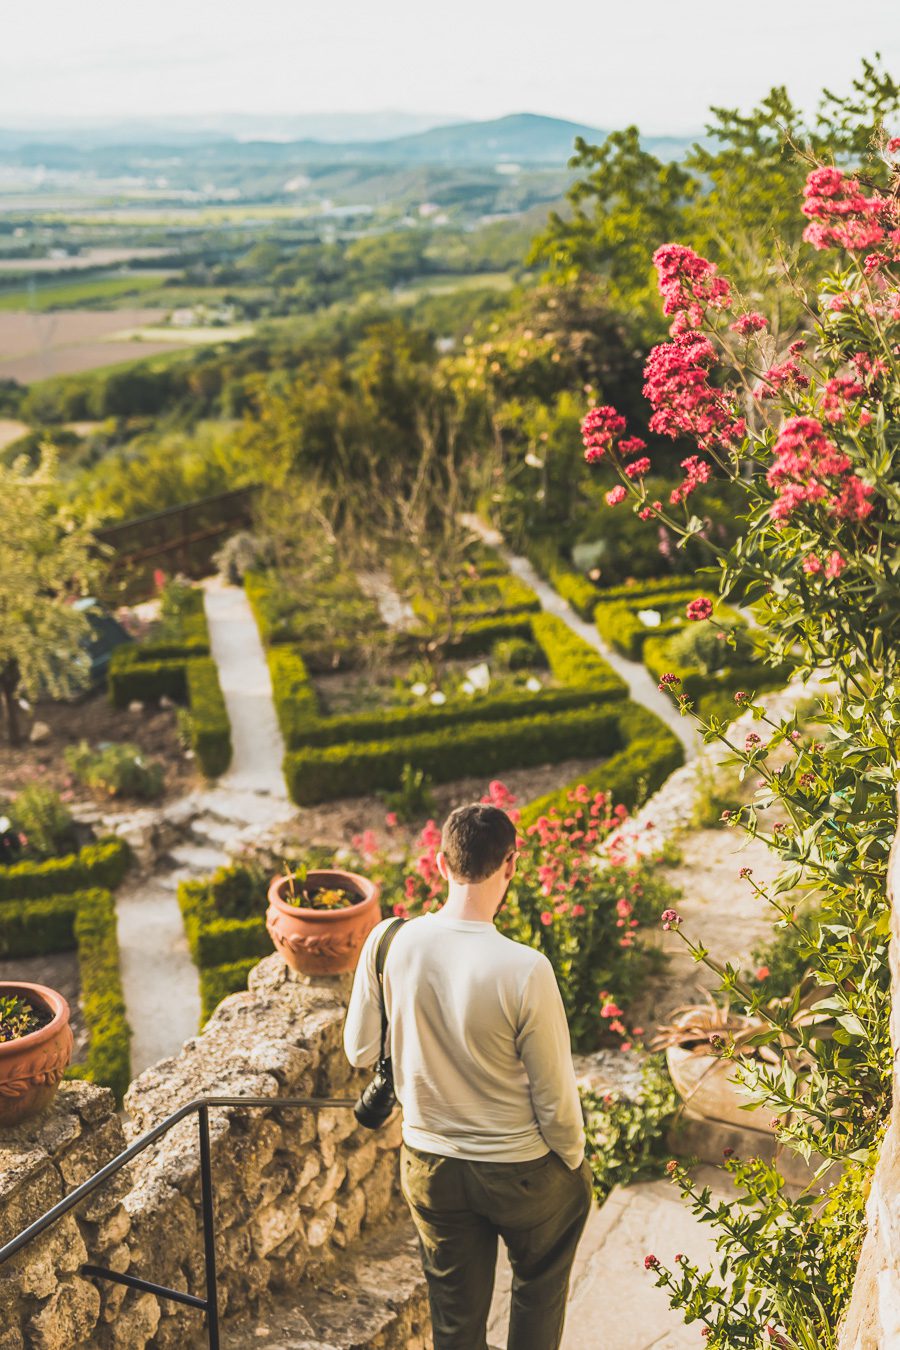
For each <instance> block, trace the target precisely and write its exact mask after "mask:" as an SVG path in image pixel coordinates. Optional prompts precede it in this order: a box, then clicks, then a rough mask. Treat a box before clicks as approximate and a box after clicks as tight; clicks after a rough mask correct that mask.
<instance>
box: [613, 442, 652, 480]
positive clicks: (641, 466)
mask: <svg viewBox="0 0 900 1350" xmlns="http://www.w3.org/2000/svg"><path fill="white" fill-rule="evenodd" d="M620 448H621V447H620ZM650 467H651V465H650V460H649V459H648V458H647V457H646V455H645V456H644V458H643V459H635V460H632V462H631V463H630V464H626V465H625V473H626V474H627V476H628V477H629V478H643V476H644V474H645V473H649V472H650Z"/></svg>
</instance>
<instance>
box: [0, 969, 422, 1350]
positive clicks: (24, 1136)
mask: <svg viewBox="0 0 900 1350" xmlns="http://www.w3.org/2000/svg"><path fill="white" fill-rule="evenodd" d="M345 995H346V986H345V982H344V980H343V979H341V978H334V979H323V980H321V981H318V982H315V981H306V980H304V979H302V978H301V977H298V976H295V975H293V974H292V973H291V972H290V971H288V970H287V968H286V967H285V966H284V964H283V963H282V962H281V961H280V960H279V959H278V958H277V957H274V956H273V957H270V958H268V959H266V960H265V961H263V962H261V963H260V965H259V966H258V967H257V968H256V969H255V970H254V971H253V972H252V973H251V977H250V988H249V989H248V990H247V991H246V992H244V993H240V994H234V995H232V996H231V997H230V998H228V999H226V1000H225V1002H224V1003H223V1004H221V1006H220V1007H219V1009H218V1010H217V1012H216V1013H215V1015H214V1016H213V1018H212V1019H211V1020H210V1022H209V1024H208V1025H207V1027H206V1030H205V1031H204V1032H203V1034H202V1035H200V1036H198V1037H196V1038H195V1039H194V1040H192V1041H189V1042H188V1043H187V1044H186V1045H185V1047H184V1049H183V1051H182V1053H181V1054H179V1055H178V1056H176V1057H173V1058H172V1059H169V1060H164V1061H163V1062H162V1063H161V1064H158V1065H156V1066H155V1067H154V1068H152V1069H149V1070H147V1071H146V1072H145V1073H144V1074H142V1075H141V1076H140V1077H139V1078H138V1079H136V1080H135V1082H134V1083H133V1084H132V1086H131V1088H130V1089H129V1092H128V1096H127V1099H126V1106H127V1109H128V1111H129V1113H130V1117H131V1119H130V1122H129V1123H128V1125H127V1127H126V1130H127V1135H128V1137H129V1138H134V1137H137V1136H138V1135H140V1134H141V1133H143V1132H144V1131H145V1130H146V1129H147V1128H149V1127H150V1126H151V1125H154V1124H156V1123H157V1122H159V1121H160V1120H162V1119H163V1118H164V1117H165V1116H167V1115H169V1114H170V1113H171V1112H172V1111H174V1110H175V1109H176V1108H177V1107H179V1106H181V1105H182V1104H183V1103H185V1102H187V1101H190V1100H192V1099H194V1098H196V1097H200V1096H204V1095H221V1096H238V1095H243V1096H256V1097H265V1098H271V1099H272V1107H271V1109H268V1108H263V1109H260V1110H249V1109H247V1108H231V1107H229V1108H221V1109H215V1110H212V1111H211V1113H210V1129H211V1138H212V1165H213V1172H214V1178H215V1195H216V1227H217V1243H216V1245H217V1254H218V1276H219V1298H220V1312H221V1314H222V1316H228V1317H231V1316H235V1315H237V1314H240V1313H242V1312H246V1310H248V1309H254V1308H256V1307H257V1306H258V1305H260V1304H262V1305H263V1306H266V1305H270V1304H272V1301H273V1299H275V1300H277V1296H278V1295H279V1293H285V1292H287V1291H290V1296H291V1301H292V1303H293V1304H295V1305H296V1307H297V1308H298V1309H300V1310H301V1311H302V1310H303V1308H304V1306H305V1300H306V1301H308V1303H309V1306H310V1308H315V1309H317V1310H318V1311H317V1313H316V1316H317V1317H319V1318H322V1317H324V1316H325V1313H324V1312H323V1299H325V1298H327V1289H328V1285H329V1277H328V1272H329V1271H330V1270H331V1269H332V1268H334V1269H337V1268H338V1265H337V1263H338V1260H339V1258H340V1259H341V1260H342V1261H343V1262H344V1263H346V1261H347V1260H348V1259H350V1258H351V1256H352V1253H353V1250H354V1248H355V1244H356V1243H357V1241H358V1239H359V1238H360V1236H361V1234H363V1233H364V1232H368V1233H372V1232H373V1231H375V1230H378V1231H382V1232H383V1230H384V1229H385V1227H387V1226H390V1225H393V1223H394V1221H395V1219H396V1217H397V1212H396V1207H397V1200H398V1194H397V1149H398V1146H399V1128H398V1125H397V1124H396V1123H395V1124H394V1125H389V1126H388V1127H386V1129H385V1130H383V1131H380V1132H378V1133H377V1134H373V1133H371V1132H369V1131H366V1130H361V1129H360V1128H359V1127H358V1126H357V1125H356V1121H355V1119H354V1117H353V1114H352V1112H351V1111H349V1110H346V1109H342V1108H329V1109H326V1110H321V1111H318V1112H315V1113H314V1112H311V1111H306V1110H289V1109H281V1110H279V1109H278V1098H279V1097H285V1096H291V1095H295V1096H306V1095H317V1096H318V1095H321V1096H328V1097H334V1096H339V1097H354V1096H355V1095H356V1093H357V1092H358V1090H359V1087H360V1086H361V1081H360V1075H358V1074H355V1073H354V1072H353V1071H352V1070H350V1068H349V1066H348V1065H347V1062H346V1060H345V1058H344V1056H343V1052H342V1049H341V1029H342V1025H343V1019H344V1001H345ZM125 1142H126V1139H125V1137H124V1136H123V1130H122V1125H121V1123H120V1121H119V1119H118V1117H117V1116H116V1114H115V1111H114V1106H113V1102H112V1098H111V1095H110V1094H109V1093H107V1092H106V1091H105V1090H103V1089H98V1088H93V1087H90V1086H89V1085H87V1084H80V1083H78V1084H75V1083H73V1084H68V1085H66V1086H65V1087H64V1088H63V1089H62V1091H61V1092H60V1094H59V1097H58V1098H57V1102H56V1104H55V1105H54V1107H53V1108H51V1110H50V1111H49V1112H48V1113H47V1114H45V1115H44V1116H42V1117H41V1118H40V1119H39V1120H38V1121H36V1122H34V1123H33V1124H32V1125H25V1126H20V1127H18V1129H16V1130H10V1131H5V1132H3V1133H2V1134H0V1224H2V1237H3V1238H4V1240H5V1239H6V1238H8V1237H11V1236H12V1235H13V1234H14V1233H16V1232H18V1231H20V1230H21V1229H22V1228H23V1227H24V1226H25V1225H26V1224H27V1223H29V1222H31V1221H32V1220H33V1219H34V1218H35V1217H37V1215H38V1214H40V1213H42V1212H43V1211H44V1210H46V1209H47V1208H48V1207H49V1206H50V1205H52V1204H53V1203H54V1202H55V1201H56V1200H58V1199H59V1198H60V1197H61V1196H62V1195H63V1194H64V1193H65V1192H66V1191H67V1190H71V1189H72V1187H73V1186H74V1185H76V1184H77V1183H78V1182H79V1181H81V1180H83V1179H84V1178H85V1177H86V1176H87V1175H89V1174H90V1172H92V1171H93V1170H95V1168H96V1167H98V1166H100V1165H101V1164H102V1163H103V1162H105V1161H107V1160H108V1158H110V1157H112V1156H114V1155H115V1154H116V1153H117V1152H119V1151H120V1150H121V1149H122V1148H123V1147H124V1146H125ZM404 1232H405V1230H404ZM404 1240H405V1241H407V1242H408V1234H406V1235H405V1238H404ZM85 1261H90V1262H92V1263H94V1264H97V1265H105V1266H107V1267H109V1268H111V1269H113V1270H117V1271H125V1270H129V1271H131V1272H132V1273H133V1274H136V1275H139V1276H141V1277H142V1278H144V1279H148V1280H152V1281H154V1282H158V1283H160V1284H165V1285H169V1286H171V1287H173V1288H176V1289H181V1290H188V1291H190V1292H193V1293H198V1294H202V1293H203V1292H204V1261H203V1240H202V1224H201V1215H200V1174H199V1158H198V1146H197V1122H196V1118H195V1117H189V1118H187V1119H186V1120H184V1121H182V1122H181V1123H180V1124H179V1125H177V1126H175V1127H174V1128H173V1129H172V1130H171V1131H170V1132H169V1133H168V1134H167V1135H166V1136H164V1137H163V1139H162V1140H160V1141H159V1143H157V1144H156V1145H154V1146H152V1147H151V1148H150V1149H148V1150H147V1151H146V1152H144V1153H142V1154H141V1155H140V1156H139V1157H138V1158H137V1159H136V1160H135V1161H134V1162H133V1163H132V1164H131V1165H130V1167H129V1168H128V1169H127V1171H124V1172H122V1173H120V1174H119V1176H118V1179H117V1182H116V1183H115V1184H113V1185H111V1186H108V1187H107V1188H106V1189H105V1190H104V1192H102V1193H101V1194H100V1195H95V1196H94V1197H91V1198H90V1199H89V1200H88V1201H87V1202H85V1203H84V1205H83V1206H81V1207H80V1208H79V1210H78V1211H77V1218H76V1217H74V1216H68V1217H67V1218H66V1219H64V1220H62V1221H61V1222H60V1223H59V1224H58V1225H57V1226H56V1227H55V1228H54V1229H52V1230H51V1231H50V1232H49V1233H48V1234H46V1235H45V1237H44V1238H43V1239H42V1240H41V1243H40V1244H39V1245H38V1246H36V1247H32V1248H30V1249H28V1250H27V1251H26V1252H24V1253H22V1254H20V1256H19V1257H17V1258H16V1259H15V1260H14V1261H13V1262H12V1263H10V1265H9V1266H8V1267H7V1268H6V1270H5V1272H0V1314H2V1316H0V1326H2V1331H0V1350H21V1348H23V1347H29V1348H30V1347H32V1346H33V1347H35V1348H37V1347H40V1350H55V1348H56V1347H59V1348H60V1350H62V1347H63V1346H65V1347H67V1350H68V1348H69V1347H74V1346H91V1347H97V1348H98V1350H118V1348H119V1347H122V1348H123V1350H124V1348H125V1347H127V1350H143V1348H144V1347H146V1346H154V1347H172V1348H174V1347H179V1350H181V1348H183V1347H189V1346H193V1345H198V1346H199V1345H202V1344H205V1339H204V1336H203V1330H202V1328H203V1321H202V1314H200V1313H198V1312H196V1311H194V1310H192V1309H190V1308H187V1307H184V1306H181V1305H178V1304H175V1303H172V1302H168V1301H164V1300H158V1299H157V1298H156V1297H155V1296H153V1295H150V1294H146V1293H141V1292H138V1291H135V1290H129V1289H126V1288H124V1287H122V1286H120V1285H114V1284H110V1283H108V1282H105V1281H103V1282H97V1283H94V1282H93V1281H90V1280H85V1279H83V1278H82V1277H81V1276H80V1275H79V1274H78V1271H79V1269H80V1267H81V1265H82V1264H83V1263H84V1262H85ZM409 1283H410V1289H409V1291H408V1299H407V1302H406V1304H405V1305H403V1307H401V1309H400V1311H399V1312H398V1310H397V1309H396V1308H395V1309H394V1310H393V1313H392V1318H393V1321H392V1322H391V1325H395V1326H396V1327H397V1328H399V1327H401V1326H407V1324H408V1325H409V1326H410V1327H411V1326H412V1325H413V1324H415V1326H416V1327H417V1328H418V1329H419V1330H418V1331H417V1333H416V1334H417V1335H419V1336H420V1339H421V1338H423V1337H424V1336H425V1335H426V1334H427V1333H426V1332H425V1331H423V1330H422V1327H423V1326H427V1317H425V1313H424V1308H425V1304H424V1293H423V1290H422V1288H421V1281H418V1282H416V1281H415V1280H414V1279H412V1277H410V1281H409ZM323 1291H324V1292H323ZM401 1303H402V1300H401ZM365 1306H366V1305H365V1301H363V1304H362V1305H361V1307H362V1308H363V1309H364V1307H365ZM394 1314H396V1316H395V1315H394ZM423 1319H424V1320H423ZM348 1334H349V1333H348ZM379 1334H380V1333H379ZM399 1334H400V1332H399V1331H397V1335H399ZM404 1334H405V1333H404ZM353 1337H355V1339H353ZM350 1343H352V1344H354V1345H360V1346H365V1345H367V1344H369V1339H368V1332H367V1331H366V1329H365V1328H364V1327H362V1326H356V1327H355V1329H354V1330H353V1334H352V1336H351V1339H350V1341H348V1344H350ZM402 1343H403V1342H401V1341H400V1340H390V1339H384V1338H383V1337H382V1340H377V1339H376V1340H373V1341H372V1344H378V1345H382V1344H383V1345H385V1346H388V1345H392V1346H393V1345H394V1344H396V1345H398V1346H399V1345H400V1344H402ZM415 1343H418V1342H415ZM424 1343H425V1342H424V1339H422V1344H424Z"/></svg>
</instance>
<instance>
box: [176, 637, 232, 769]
mask: <svg viewBox="0 0 900 1350" xmlns="http://www.w3.org/2000/svg"><path fill="white" fill-rule="evenodd" d="M187 695H188V704H189V707H190V722H189V726H190V736H191V746H192V748H193V751H194V754H195V755H196V756H197V762H198V764H199V765H200V767H201V769H202V770H203V772H204V774H205V775H206V777H207V778H217V777H218V775H219V774H220V773H224V772H225V770H226V769H227V768H228V765H229V764H230V763H231V754H232V749H231V722H230V721H229V719H228V709H227V708H226V706H225V699H224V697H223V695H222V686H221V685H220V684H219V672H218V670H217V669H216V663H215V661H213V659H212V657H204V656H200V657H197V658H196V659H195V660H193V661H189V662H188V665H187Z"/></svg>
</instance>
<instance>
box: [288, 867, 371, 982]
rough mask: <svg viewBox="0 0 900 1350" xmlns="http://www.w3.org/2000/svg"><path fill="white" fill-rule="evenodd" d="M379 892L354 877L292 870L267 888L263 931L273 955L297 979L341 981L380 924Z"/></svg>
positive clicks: (326, 871)
mask: <svg viewBox="0 0 900 1350" xmlns="http://www.w3.org/2000/svg"><path fill="white" fill-rule="evenodd" d="M379 890H380V888H379V886H378V885H377V883H376V882H374V881H370V880H369V878H368V877H364V876H360V875H359V874H358V873H356V872H342V871H340V870H339V869H335V868H330V869H329V868H309V869H307V868H298V869H297V870H295V871H292V870H291V869H290V868H289V867H288V866H287V864H285V871H284V873H283V874H282V875H281V876H277V877H275V879H274V880H273V881H272V883H271V885H270V886H269V908H268V910H267V911H266V927H267V929H268V930H269V936H270V937H271V939H272V942H273V943H274V945H275V950H276V951H277V952H278V954H279V956H281V957H282V958H283V959H284V960H285V961H286V962H287V964H288V965H289V966H290V967H291V969H292V970H296V971H298V972H299V973H300V974H301V975H341V974H344V973H345V972H346V971H351V970H353V969H354V968H355V966H356V962H357V960H358V959H359V953H360V950H361V948H362V945H363V943H364V942H365V940H366V938H367V937H368V935H369V933H370V932H371V931H372V929H373V928H374V927H375V925H376V923H378V921H379V919H380V918H381V909H380V907H379V904H378V896H379Z"/></svg>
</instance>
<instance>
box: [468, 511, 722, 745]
mask: <svg viewBox="0 0 900 1350" xmlns="http://www.w3.org/2000/svg"><path fill="white" fill-rule="evenodd" d="M462 519H463V523H464V524H465V525H467V526H468V527H469V529H470V530H472V531H473V533H475V534H477V535H479V536H480V537H481V538H482V539H483V540H484V542H485V543H486V544H488V545H489V546H490V547H491V548H495V549H496V550H497V551H498V553H500V554H501V555H502V557H503V560H504V562H505V563H506V565H507V567H508V568H509V570H510V571H511V572H512V573H513V574H514V575H515V576H517V577H519V579H520V580H521V581H524V582H525V584H526V585H528V586H530V587H531V589H532V590H533V591H534V592H535V594H536V595H537V597H538V599H539V600H540V602H541V608H542V609H543V610H545V611H546V612H547V613H548V614H556V615H558V616H559V618H561V619H562V620H563V621H564V622H565V623H567V624H568V625H569V627H570V628H571V629H572V632H573V633H577V634H578V636H579V637H580V638H582V639H583V640H584V641H585V642H587V643H588V644H589V646H591V647H594V648H595V649H596V650H597V651H598V652H599V653H600V654H601V656H602V657H603V658H604V660H605V661H608V662H609V664H610V665H611V666H612V668H613V670H614V671H615V672H616V674H617V675H620V676H621V677H622V679H623V680H624V681H625V683H626V684H627V685H628V692H629V695H630V697H631V698H633V699H634V701H635V703H642V704H643V705H644V707H645V708H649V709H650V711H651V712H653V713H655V714H656V716H657V717H658V718H660V720H661V721H663V722H665V724H666V726H667V727H670V728H671V730H672V731H674V733H675V735H676V736H677V737H678V739H679V740H680V741H681V744H682V745H683V747H684V754H685V758H686V759H693V757H694V756H695V755H696V754H697V751H698V750H699V748H700V744H701V741H700V737H699V736H698V735H697V733H696V731H695V730H694V727H693V725H692V724H691V722H690V721H689V720H688V719H687V718H684V717H682V716H681V715H680V714H679V713H678V712H677V711H676V710H675V706H674V704H673V702H672V700H671V699H670V698H669V697H668V696H667V695H666V694H661V693H660V691H659V689H658V687H657V684H656V681H655V680H654V679H653V677H652V675H651V674H650V672H649V671H648V670H647V667H646V666H645V665H643V664H642V663H641V662H639V661H629V660H628V659H627V657H624V656H620V655H619V653H618V652H614V651H613V650H612V649H611V648H610V647H608V646H607V645H606V643H605V642H604V641H603V639H602V638H601V636H600V634H599V633H598V632H597V629H596V628H595V627H594V625H593V624H591V623H588V622H587V621H586V620H585V619H580V618H579V617H578V615H577V614H576V613H575V611H574V610H573V609H572V608H571V607H570V606H569V604H568V602H567V601H565V600H563V598H562V596H560V595H557V593H556V591H555V590H554V589H553V587H552V586H550V585H548V583H547V582H546V581H544V579H543V577H541V576H539V575H538V573H537V572H536V571H535V569H534V568H533V567H532V565H531V563H530V562H529V561H528V559H527V558H523V557H522V556H521V555H520V554H518V553H511V552H510V550H509V549H508V548H507V547H506V544H505V543H504V541H503V536H502V535H501V534H500V533H499V532H498V531H497V530H495V529H493V528H492V527H491V526H490V525H486V524H485V523H484V521H483V520H481V519H479V517H478V516H474V515H466V516H463V517H462Z"/></svg>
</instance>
